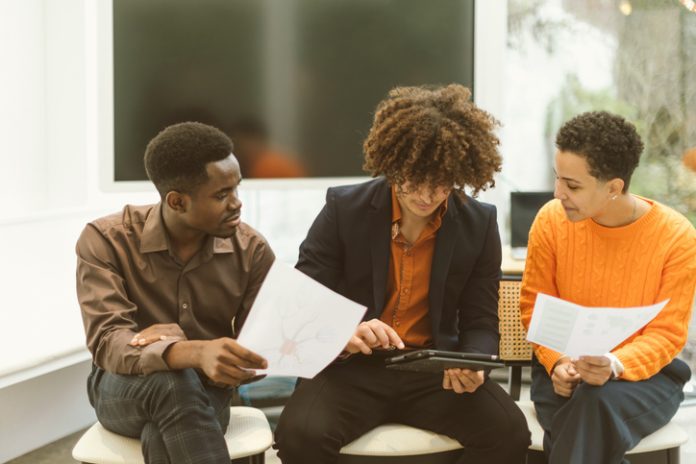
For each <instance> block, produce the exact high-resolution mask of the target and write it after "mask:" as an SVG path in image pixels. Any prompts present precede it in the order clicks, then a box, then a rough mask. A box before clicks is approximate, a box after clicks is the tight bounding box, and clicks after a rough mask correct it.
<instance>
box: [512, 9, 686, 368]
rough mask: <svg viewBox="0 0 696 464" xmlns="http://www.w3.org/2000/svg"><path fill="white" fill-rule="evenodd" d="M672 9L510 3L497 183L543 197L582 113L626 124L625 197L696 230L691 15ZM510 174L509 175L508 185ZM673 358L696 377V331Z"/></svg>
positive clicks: (684, 10)
mask: <svg viewBox="0 0 696 464" xmlns="http://www.w3.org/2000/svg"><path fill="white" fill-rule="evenodd" d="M684 4H687V6H688V2H680V1H678V0H588V1H583V2H578V1H571V0H564V1H558V0H511V1H510V2H509V3H508V41H507V59H506V65H505V66H506V69H505V71H504V77H505V82H506V89H505V92H506V93H505V108H504V112H503V114H502V115H501V119H502V120H503V121H504V122H505V129H504V133H503V146H504V150H505V159H506V165H505V171H504V179H503V180H504V181H506V182H507V184H508V188H511V189H523V190H530V189H545V188H551V187H552V180H553V178H552V171H551V162H552V156H553V153H554V145H553V138H554V135H555V133H556V132H557V130H558V129H559V127H560V126H561V124H562V123H563V122H564V121H566V120H567V119H569V118H570V117H571V116H573V115H575V114H577V113H581V112H583V111H589V110H596V109H604V110H608V111H612V112H615V113H619V114H621V115H623V116H624V117H626V118H628V119H629V120H631V121H633V122H634V123H635V124H636V126H637V127H638V130H639V132H640V134H641V136H642V138H643V141H644V142H645V151H644V153H643V157H642V161H641V164H640V166H639V168H638V169H637V171H636V173H635V175H634V178H633V181H632V184H631V190H632V191H633V192H634V193H637V194H640V195H644V196H646V197H649V198H653V199H656V200H658V201H660V202H663V203H665V204H667V205H669V206H671V207H673V208H674V209H676V210H678V211H679V212H681V213H682V214H684V215H686V216H687V217H688V218H689V219H690V220H691V222H692V223H696V159H695V158H696V151H694V149H695V148H696V47H694V44H696V13H695V12H693V11H691V10H690V9H688V8H686V7H685V6H684ZM510 173H514V176H513V175H512V174H510ZM691 329H692V330H691V335H690V339H689V342H688V343H687V346H686V348H685V349H684V352H683V353H682V357H683V358H684V359H685V360H687V361H688V362H689V363H690V364H691V368H692V370H694V371H696V323H694V320H693V319H692V324H691Z"/></svg>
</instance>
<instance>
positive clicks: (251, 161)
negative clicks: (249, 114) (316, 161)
mask: <svg viewBox="0 0 696 464" xmlns="http://www.w3.org/2000/svg"><path fill="white" fill-rule="evenodd" d="M229 135H230V137H231V138H232V142H233V143H234V154H235V156H236V157H237V160H239V165H240V167H241V170H242V175H243V176H244V177H249V178H266V179H270V178H282V177H307V170H306V169H305V167H304V166H303V165H302V163H301V162H300V161H299V160H298V159H296V158H294V157H292V156H290V155H288V154H286V153H284V152H282V151H279V150H277V149H274V148H272V147H271V146H270V143H269V141H268V131H267V129H266V126H265V125H264V124H263V123H261V121H258V120H256V119H252V118H244V119H239V120H237V122H235V123H234V124H232V127H231V128H230V132H229Z"/></svg>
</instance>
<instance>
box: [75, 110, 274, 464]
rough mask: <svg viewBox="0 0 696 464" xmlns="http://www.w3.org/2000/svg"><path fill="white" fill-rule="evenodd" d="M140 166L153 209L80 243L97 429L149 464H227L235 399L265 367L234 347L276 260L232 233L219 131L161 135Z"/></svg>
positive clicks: (98, 225)
mask: <svg viewBox="0 0 696 464" xmlns="http://www.w3.org/2000/svg"><path fill="white" fill-rule="evenodd" d="M145 166H146V169H147V173H148V176H149V177H150V179H151V180H152V181H153V183H154V184H155V186H156V188H157V190H158V191H159V193H160V196H161V199H162V200H161V202H160V203H158V204H156V205H150V206H140V207H136V206H130V205H128V206H126V207H125V208H124V209H123V211H122V212H120V213H117V214H113V215H111V216H107V217H104V218H101V219H97V220H95V221H93V222H91V223H90V224H88V225H87V226H86V227H85V229H84V231H83V232H82V235H81V236H80V238H79V240H78V242H77V257H78V260H77V294H78V299H79V302H80V306H81V309H82V316H83V321H84V325H85V332H86V335H87V345H88V347H89V350H90V351H91V353H92V356H93V361H94V366H93V370H92V373H91V374H90V376H89V379H88V392H89V398H90V402H91V403H92V405H93V406H94V408H95V410H96V413H97V417H98V418H99V421H100V422H101V423H102V425H104V427H106V428H107V429H110V430H112V431H114V432H116V433H119V434H122V435H126V436H130V437H135V438H140V439H141V440H142V449H143V455H144V456H145V461H146V462H148V463H218V462H219V463H223V462H224V463H229V457H228V456H229V454H228V451H227V447H226V444H225V441H224V431H225V430H226V428H227V423H228V421H229V402H230V399H231V394H232V387H235V386H237V385H239V384H240V383H242V382H246V381H249V380H251V379H252V378H253V377H254V376H255V372H254V369H262V368H265V367H266V361H265V360H264V359H263V358H261V357H260V356H259V355H257V354H255V353H253V352H251V351H249V350H247V349H245V348H244V347H242V346H240V345H239V344H237V343H236V341H235V340H234V337H235V336H236V332H237V331H238V330H239V328H240V326H241V324H242V322H243V320H244V318H245V317H246V315H247V314H248V311H249V309H250V307H251V304H252V302H253V300H254V298H255V297H256V294H257V292H258V290H259V288H260V286H261V283H262V281H263V279H264V277H265V275H266V273H267V272H268V269H269V268H270V266H271V264H272V262H273V260H274V255H273V252H272V251H271V249H270V247H269V246H268V244H267V243H266V241H265V240H264V238H263V237H262V236H261V235H260V234H258V233H257V232H256V231H255V230H253V229H252V228H251V227H249V226H248V225H246V224H244V223H242V222H241V221H240V211H241V206H242V204H241V201H240V200H239V198H238V197H237V187H238V186H239V183H240V181H241V173H240V171H239V165H238V163H237V161H236V159H235V157H234V155H233V154H232V142H231V141H230V140H229V138H228V137H227V136H226V135H225V134H223V133H222V132H221V131H219V130H217V129H215V128H214V127H210V126H206V125H204V124H200V123H182V124H177V125H174V126H170V127H168V128H166V129H165V130H163V131H162V132H160V134H158V135H157V136H156V137H155V138H154V139H153V140H152V141H151V142H150V143H149V144H148V147H147V150H146V152H145Z"/></svg>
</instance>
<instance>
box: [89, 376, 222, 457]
mask: <svg viewBox="0 0 696 464" xmlns="http://www.w3.org/2000/svg"><path fill="white" fill-rule="evenodd" d="M232 392H233V390H232V389H225V388H217V387H213V386H211V385H207V384H206V383H205V382H203V381H202V380H201V378H200V377H199V376H198V374H197V373H196V371H194V370H193V369H183V370H179V371H163V372H156V373H153V374H150V375H145V376H138V375H120V374H112V373H109V372H106V371H104V370H102V369H100V368H98V367H96V366H93V367H92V372H91V374H90V375H89V377H88V380H87V393H88V396H89V401H90V403H91V404H92V406H93V407H94V409H95V411H96V413H97V418H98V419H99V422H101V424H102V425H103V426H104V427H105V428H107V429H109V430H111V431H112V432H115V433H118V434H119V435H124V436H127V437H132V438H139V439H140V440H141V443H142V450H143V456H144V458H145V462H146V463H148V464H170V463H171V464H194V463H206V464H209V463H210V464H215V463H220V464H222V463H225V464H229V462H230V458H229V453H228V451H227V445H226V443H225V439H224V431H225V430H227V424H228V423H229V420H230V410H229V406H230V400H231V398H232Z"/></svg>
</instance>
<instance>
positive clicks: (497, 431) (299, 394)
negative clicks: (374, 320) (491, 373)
mask: <svg viewBox="0 0 696 464" xmlns="http://www.w3.org/2000/svg"><path fill="white" fill-rule="evenodd" d="M388 422H394V423H400V424H406V425H410V426H413V427H418V428H422V429H426V430H431V431H433V432H437V433H440V434H444V435H447V436H450V437H452V438H454V439H456V440H458V441H459V442H460V443H461V444H462V445H464V446H465V449H464V450H463V451H462V457H461V459H460V460H459V461H458V462H461V463H465V462H466V463H486V464H493V463H496V464H507V463H510V464H519V463H524V460H525V455H526V450H527V447H528V446H529V443H530V434H529V430H528V429H527V422H526V421H525V418H524V415H523V414H522V412H521V411H520V409H519V408H518V407H517V405H516V404H515V402H514V401H513V400H512V399H511V398H510V396H509V395H508V394H507V393H505V391H504V390H503V389H502V388H501V387H500V386H499V385H498V384H496V383H495V382H492V381H490V380H486V382H485V383H484V384H483V385H481V386H480V387H479V388H478V389H477V390H476V392H475V393H463V394H457V393H454V392H453V391H451V390H444V389H443V388H442V374H430V373H416V372H408V371H399V370H391V369H386V368H385V367H384V358H383V357H380V356H376V355H373V356H363V355H354V356H352V357H351V358H350V359H349V360H348V361H347V362H346V363H344V364H333V365H331V366H329V367H327V368H326V369H325V370H324V371H323V372H322V373H320V374H319V375H318V376H317V377H315V378H314V379H312V380H303V381H302V382H301V383H300V385H299V386H298V387H297V389H296V390H295V392H294V394H293V395H292V397H291V398H290V400H289V402H288V404H287V405H286V406H285V409H284V410H283V413H282V415H281V416H280V420H279V422H278V427H277V429H276V446H277V447H278V450H279V451H278V456H279V457H280V459H281V460H282V462H283V463H284V464H301V463H303V464H306V463H312V464H329V463H334V462H336V461H337V460H338V455H339V450H340V449H341V447H342V446H344V445H346V444H348V443H350V442H351V441H353V440H354V439H356V438H358V437H360V436H361V435H363V434H364V433H366V432H368V431H369V430H371V429H373V428H375V427H377V426H378V425H381V424H384V423H388Z"/></svg>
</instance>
